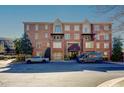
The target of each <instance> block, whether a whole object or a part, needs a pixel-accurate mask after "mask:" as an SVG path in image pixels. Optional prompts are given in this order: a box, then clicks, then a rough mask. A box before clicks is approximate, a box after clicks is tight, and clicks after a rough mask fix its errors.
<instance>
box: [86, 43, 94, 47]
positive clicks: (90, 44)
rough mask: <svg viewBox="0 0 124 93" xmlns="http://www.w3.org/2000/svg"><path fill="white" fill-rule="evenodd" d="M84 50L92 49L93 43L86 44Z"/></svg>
mask: <svg viewBox="0 0 124 93" xmlns="http://www.w3.org/2000/svg"><path fill="white" fill-rule="evenodd" d="M85 48H94V43H93V42H86V45H85Z"/></svg>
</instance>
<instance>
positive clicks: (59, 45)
mask: <svg viewBox="0 0 124 93" xmlns="http://www.w3.org/2000/svg"><path fill="white" fill-rule="evenodd" d="M53 48H62V43H61V42H53Z"/></svg>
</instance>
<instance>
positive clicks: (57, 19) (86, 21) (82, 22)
mask: <svg viewBox="0 0 124 93" xmlns="http://www.w3.org/2000/svg"><path fill="white" fill-rule="evenodd" d="M55 22H61V23H63V24H84V23H90V24H112V22H90V21H89V20H88V19H87V18H85V19H84V21H80V22H66V21H61V20H60V19H59V18H56V19H55V20H54V21H52V22H42V21H41V22H23V23H24V24H42V23H43V24H53V23H55Z"/></svg>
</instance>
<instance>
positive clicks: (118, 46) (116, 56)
mask: <svg viewBox="0 0 124 93" xmlns="http://www.w3.org/2000/svg"><path fill="white" fill-rule="evenodd" d="M122 46H123V44H122V42H121V38H120V37H115V38H113V50H112V60H113V61H121V60H122Z"/></svg>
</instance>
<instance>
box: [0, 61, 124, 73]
mask: <svg viewBox="0 0 124 93" xmlns="http://www.w3.org/2000/svg"><path fill="white" fill-rule="evenodd" d="M84 70H90V71H100V72H107V71H118V70H124V64H123V65H121V64H114V63H85V64H79V63H76V62H51V63H36V64H26V63H12V64H9V65H8V66H6V67H2V68H0V73H49V72H72V71H84Z"/></svg>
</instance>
